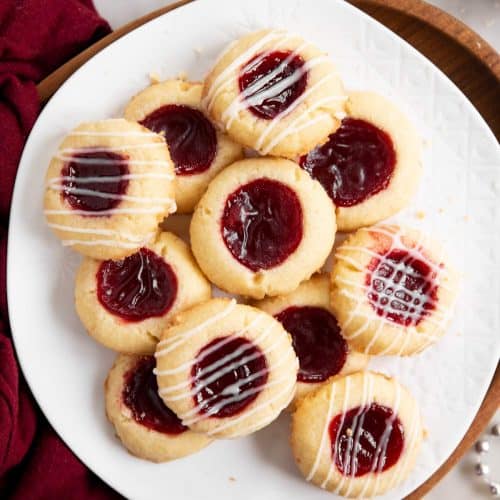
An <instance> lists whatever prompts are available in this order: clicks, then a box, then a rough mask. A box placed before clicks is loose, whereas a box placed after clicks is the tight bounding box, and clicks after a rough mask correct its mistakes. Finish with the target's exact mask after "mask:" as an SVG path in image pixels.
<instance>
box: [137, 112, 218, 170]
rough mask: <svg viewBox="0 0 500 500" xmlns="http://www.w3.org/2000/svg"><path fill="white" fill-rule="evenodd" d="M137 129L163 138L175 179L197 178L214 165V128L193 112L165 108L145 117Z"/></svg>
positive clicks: (215, 141) (201, 115)
mask: <svg viewBox="0 0 500 500" xmlns="http://www.w3.org/2000/svg"><path fill="white" fill-rule="evenodd" d="M141 125H144V126H145V127H147V128H149V129H150V130H152V131H153V132H156V133H158V134H163V135H164V136H165V139H166V141H167V144H168V149H169V152H170V157H171V158H172V161H173V162H174V165H175V173H176V174H177V175H193V174H200V173H202V172H204V171H205V170H207V169H208V168H209V167H210V165H211V164H212V162H213V161H214V158H215V154H216V152H217V135H216V132H215V128H214V126H213V125H212V124H211V123H210V122H209V121H208V119H207V118H206V117H205V115H204V114H203V113H202V112H201V111H198V110H197V109H194V108H191V107H189V106H183V105H178V104H168V105H166V106H162V107H161V108H158V109H157V110H155V111H153V112H152V113H151V114H149V115H148V116H146V118H144V120H142V121H141Z"/></svg>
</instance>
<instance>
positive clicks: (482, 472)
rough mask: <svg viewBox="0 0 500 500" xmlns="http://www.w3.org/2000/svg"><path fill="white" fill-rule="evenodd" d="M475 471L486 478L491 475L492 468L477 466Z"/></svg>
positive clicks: (484, 465) (483, 465)
mask: <svg viewBox="0 0 500 500" xmlns="http://www.w3.org/2000/svg"><path fill="white" fill-rule="evenodd" d="M474 471H475V473H476V474H477V475H478V476H486V474H489V472H490V468H489V467H488V466H487V465H486V464H476V465H475V467H474Z"/></svg>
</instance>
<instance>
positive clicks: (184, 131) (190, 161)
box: [125, 80, 243, 213]
mask: <svg viewBox="0 0 500 500" xmlns="http://www.w3.org/2000/svg"><path fill="white" fill-rule="evenodd" d="M201 91H202V84H201V83H190V82H186V81H184V80H169V81H166V82H162V83H156V84H153V85H151V86H150V87H148V88H147V89H145V90H143V91H142V92H140V93H139V94H137V95H136V96H135V97H133V98H132V100H131V101H130V102H129V104H128V105H127V107H126V109H125V118H127V119H128V120H134V121H137V122H139V123H140V124H141V125H143V126H144V127H147V128H148V129H150V130H152V131H153V132H156V133H158V134H161V135H163V136H164V137H165V139H166V141H167V145H168V149H169V151H170V157H171V158H172V161H173V163H174V166H175V174H176V179H175V185H176V187H175V201H176V203H177V212H179V213H189V212H192V211H193V208H194V206H195V205H196V203H197V202H198V200H199V199H200V197H201V195H202V194H203V193H204V192H205V190H206V188H207V185H208V183H209V182H210V180H211V179H212V178H213V177H214V176H215V175H216V174H217V172H219V171H220V170H221V169H223V168H224V167H225V166H226V165H229V164H230V163H233V162H234V161H236V160H238V159H240V158H242V157H243V149H242V147H241V146H240V145H238V144H236V143H234V142H233V141H231V140H230V139H229V138H228V137H227V136H226V135H225V134H223V133H221V132H218V131H217V130H216V129H215V127H214V126H213V125H212V123H211V122H210V120H209V119H208V118H207V117H206V116H205V114H204V113H203V111H202V110H201Z"/></svg>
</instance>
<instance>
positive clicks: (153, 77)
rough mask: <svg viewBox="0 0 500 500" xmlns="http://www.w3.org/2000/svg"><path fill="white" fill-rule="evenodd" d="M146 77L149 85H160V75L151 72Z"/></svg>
mask: <svg viewBox="0 0 500 500" xmlns="http://www.w3.org/2000/svg"><path fill="white" fill-rule="evenodd" d="M148 76H149V81H150V82H151V83H160V82H161V78H160V75H159V74H158V73H157V72H156V71H151V73H149V75H148Z"/></svg>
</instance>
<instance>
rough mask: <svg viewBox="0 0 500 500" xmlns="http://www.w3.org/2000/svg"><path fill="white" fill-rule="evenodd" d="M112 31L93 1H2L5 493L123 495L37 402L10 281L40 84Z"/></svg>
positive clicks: (1, 476)
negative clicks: (15, 210) (11, 305)
mask: <svg viewBox="0 0 500 500" xmlns="http://www.w3.org/2000/svg"><path fill="white" fill-rule="evenodd" d="M109 31H110V28H109V26H108V24H107V23H106V21H105V20H103V19H102V18H101V17H99V15H98V14H97V13H96V11H95V9H94V6H93V4H92V0H0V498H13V499H19V500H21V499H22V500H31V499H33V500H35V499H36V500H38V499H78V500H80V499H81V500H84V499H90V498H91V499H98V500H99V499H108V498H116V497H117V495H116V493H114V492H113V491H112V490H111V489H110V488H108V487H107V486H106V485H105V484H104V483H102V482H101V481H100V480H99V479H98V478H97V477H96V476H95V475H93V474H92V473H91V472H90V471H89V470H88V469H87V468H86V467H85V466H84V465H83V464H82V463H81V462H80V461H79V460H78V459H77V458H76V457H75V456H74V455H73V453H72V452H71V451H70V450H69V449H68V448H67V446H66V445H65V444H64V443H63V442H62V441H61V439H60V438H59V437H58V436H57V435H56V434H55V432H54V431H53V430H52V429H51V427H50V426H49V424H48V423H47V421H46V420H45V418H44V417H43V416H42V414H41V412H40V410H39V409H38V407H37V406H36V403H35V402H34V401H33V398H32V396H31V394H30V392H29V390H28V388H27V387H26V384H25V382H24V380H23V378H22V375H21V374H20V372H19V365H18V363H17V360H16V356H15V353H14V349H13V346H12V340H11V336H10V331H9V320H8V316H7V296H6V282H5V277H6V245H7V228H8V220H9V208H10V203H11V198H12V189H13V186H14V179H15V176H16V171H17V166H18V162H19V158H20V155H21V151H22V148H23V145H24V142H25V141H26V138H27V136H28V133H29V132H30V130H31V127H32V126H33V123H34V122H35V119H36V117H37V115H38V113H39V111H40V104H39V101H38V97H37V92H36V87H35V85H36V83H37V82H38V81H40V80H41V79H42V78H43V77H44V76H46V75H47V74H48V73H50V72H51V71H53V70H54V69H55V68H57V67H58V66H60V65H61V64H62V63H63V62H64V61H66V60H67V59H69V58H70V57H71V56H73V55H75V54H77V53H78V52H80V51H81V50H82V49H84V48H85V47H86V46H88V45H90V44H91V43H92V42H94V41H95V40H97V39H99V38H101V37H102V36H104V35H105V34H107V33H109ZM40 167H41V168H43V166H40ZM27 306H28V307H29V304H27ZM61 411H64V405H61ZM75 425H78V423H77V422H75Z"/></svg>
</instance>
